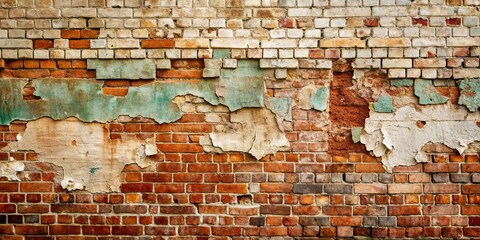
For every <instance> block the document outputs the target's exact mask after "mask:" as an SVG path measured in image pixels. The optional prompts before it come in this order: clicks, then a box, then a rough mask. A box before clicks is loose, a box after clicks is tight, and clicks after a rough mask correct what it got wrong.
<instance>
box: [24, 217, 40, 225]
mask: <svg viewBox="0 0 480 240" xmlns="http://www.w3.org/2000/svg"><path fill="white" fill-rule="evenodd" d="M39 222H40V217H39V216H38V215H25V223H39Z"/></svg>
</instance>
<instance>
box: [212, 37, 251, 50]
mask: <svg viewBox="0 0 480 240" xmlns="http://www.w3.org/2000/svg"><path fill="white" fill-rule="evenodd" d="M211 45H212V48H258V47H260V42H259V41H258V40H256V39H239V38H237V39H228V38H227V39H213V40H212V43H211Z"/></svg>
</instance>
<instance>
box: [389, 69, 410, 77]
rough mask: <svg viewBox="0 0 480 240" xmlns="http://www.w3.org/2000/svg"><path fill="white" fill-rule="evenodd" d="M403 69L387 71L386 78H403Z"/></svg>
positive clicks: (404, 74)
mask: <svg viewBox="0 0 480 240" xmlns="http://www.w3.org/2000/svg"><path fill="white" fill-rule="evenodd" d="M406 76H407V75H406V70H405V69H388V78H405V77H406Z"/></svg>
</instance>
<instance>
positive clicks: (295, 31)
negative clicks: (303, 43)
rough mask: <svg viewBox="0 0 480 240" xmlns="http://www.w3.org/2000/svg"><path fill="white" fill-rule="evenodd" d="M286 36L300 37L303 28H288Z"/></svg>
mask: <svg viewBox="0 0 480 240" xmlns="http://www.w3.org/2000/svg"><path fill="white" fill-rule="evenodd" d="M287 37H289V38H302V37H303V30H302V29H288V30H287Z"/></svg>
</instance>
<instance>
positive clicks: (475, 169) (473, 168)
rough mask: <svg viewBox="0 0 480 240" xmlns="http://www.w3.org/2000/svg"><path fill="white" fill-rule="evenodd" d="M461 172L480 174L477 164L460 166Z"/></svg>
mask: <svg viewBox="0 0 480 240" xmlns="http://www.w3.org/2000/svg"><path fill="white" fill-rule="evenodd" d="M462 172H472V173H478V172H480V164H478V163H476V164H474V163H468V164H462Z"/></svg>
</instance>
